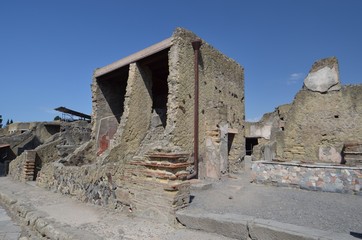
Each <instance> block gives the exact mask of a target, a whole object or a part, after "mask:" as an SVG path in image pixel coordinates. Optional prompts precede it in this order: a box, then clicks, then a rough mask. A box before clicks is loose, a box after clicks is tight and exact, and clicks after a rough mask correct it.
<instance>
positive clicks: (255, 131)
mask: <svg viewBox="0 0 362 240" xmlns="http://www.w3.org/2000/svg"><path fill="white" fill-rule="evenodd" d="M361 123H362V86H361V85H354V86H342V85H341V83H340V80H339V71H338V62H337V59H336V58H334V57H332V58H327V59H322V60H320V61H317V62H316V63H314V65H313V67H312V69H311V70H310V72H309V74H308V76H307V77H306V78H305V80H304V86H303V89H302V90H300V91H299V92H298V93H297V95H296V96H295V98H294V101H293V103H291V104H287V105H282V106H279V107H277V108H276V110H275V111H274V112H273V113H267V114H265V115H264V116H263V118H262V120H261V121H260V122H257V123H248V127H247V128H246V137H247V138H257V139H258V140H259V142H260V144H258V145H254V149H253V156H254V157H255V158H256V159H264V160H272V159H280V160H283V161H292V160H298V161H303V162H325V163H335V164H340V163H346V164H347V165H356V164H361V163H359V162H355V161H354V160H353V159H351V158H350V160H348V158H347V157H346V156H345V155H344V151H345V150H347V149H346V148H349V147H350V146H352V145H356V146H357V145H358V144H362V124H361Z"/></svg>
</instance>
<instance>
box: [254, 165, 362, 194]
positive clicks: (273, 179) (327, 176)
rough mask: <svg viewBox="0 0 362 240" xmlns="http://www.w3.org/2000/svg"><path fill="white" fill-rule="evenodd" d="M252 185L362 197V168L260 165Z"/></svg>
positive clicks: (256, 167)
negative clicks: (258, 184)
mask: <svg viewBox="0 0 362 240" xmlns="http://www.w3.org/2000/svg"><path fill="white" fill-rule="evenodd" d="M252 181H253V182H255V183H263V184H271V185H275V186H281V187H296V188H301V189H306V190H314V191H325V192H338V193H349V194H356V195H362V192H361V186H362V168H361V167H347V166H328V165H311V164H299V163H280V162H266V161H257V162H254V163H253V164H252Z"/></svg>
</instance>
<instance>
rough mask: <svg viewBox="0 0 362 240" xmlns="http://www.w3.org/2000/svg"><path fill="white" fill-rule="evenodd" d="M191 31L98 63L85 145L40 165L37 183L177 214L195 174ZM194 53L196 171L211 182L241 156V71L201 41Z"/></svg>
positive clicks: (145, 211)
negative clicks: (197, 61) (196, 62)
mask: <svg viewBox="0 0 362 240" xmlns="http://www.w3.org/2000/svg"><path fill="white" fill-rule="evenodd" d="M196 37H197V36H196V35H195V34H193V33H191V32H189V31H187V30H185V29H180V28H178V29H176V31H175V32H174V34H173V35H172V37H171V38H169V39H166V40H165V41H166V45H164V42H165V41H162V42H161V43H159V44H156V47H154V46H151V47H150V48H147V49H145V50H142V51H140V52H139V53H136V54H134V55H131V56H129V57H127V58H125V59H123V60H122V59H121V60H119V61H117V62H115V63H113V64H110V65H108V66H106V67H104V68H101V69H97V70H96V71H95V72H94V75H93V82H92V107H93V110H92V111H93V114H92V134H91V139H90V142H89V143H85V144H83V145H81V146H80V147H79V148H78V149H77V150H75V151H74V154H70V155H69V157H64V158H62V159H61V160H60V161H57V162H47V163H46V164H44V165H43V166H42V169H41V171H40V172H39V174H38V178H37V183H38V185H39V186H42V187H45V188H49V189H52V190H55V191H60V192H62V193H63V194H69V195H72V196H75V197H77V198H78V199H80V200H81V201H85V202H90V203H93V204H98V205H102V206H106V207H110V208H112V209H125V210H127V211H132V212H134V213H135V214H141V215H144V216H149V217H153V218H156V219H163V220H166V221H168V222H169V221H170V220H171V219H173V220H175V218H174V215H173V214H174V211H175V210H177V209H179V208H182V207H184V206H186V205H187V204H188V203H189V196H190V190H189V183H188V181H186V178H187V176H189V175H190V173H191V172H192V171H193V170H192V167H191V165H192V160H191V159H192V157H191V155H192V152H193V127H194V126H193V122H194V121H193V114H194V107H193V106H194V51H193V48H192V45H191V40H194V39H195V38H196ZM160 46H161V47H164V48H163V49H162V50H159V49H158V47H160ZM155 49H156V50H158V51H155ZM139 56H143V57H141V58H138V57H139ZM199 57H200V65H199V68H200V77H199V78H200V97H199V98H200V112H199V115H200V123H199V125H200V128H199V132H200V133H199V139H200V141H199V145H200V156H199V157H200V159H201V160H202V161H201V163H200V165H199V167H201V168H202V171H200V173H202V176H201V177H202V178H216V179H218V178H220V177H221V176H222V175H225V174H228V173H229V172H230V171H237V170H239V169H240V166H238V165H237V161H238V159H239V158H240V157H241V156H243V154H244V131H243V127H244V126H243V125H244V89H243V88H244V75H243V74H244V73H243V68H242V67H241V66H240V65H239V64H237V63H236V62H235V61H233V60H231V59H229V58H227V57H225V56H224V55H222V54H221V53H220V52H218V51H217V50H215V49H214V48H213V47H211V46H210V45H208V44H207V43H205V42H203V44H202V47H201V50H200V56H199ZM129 59H136V60H129ZM114 66H117V67H114ZM109 69H111V70H109ZM108 70H109V71H108ZM165 114H166V115H165ZM208 142H209V143H210V142H211V143H210V144H209V145H208ZM79 149H81V150H79ZM79 156H80V157H79ZM152 156H153V157H154V156H158V157H156V158H153V157H152ZM180 156H182V157H180ZM88 157H89V158H90V159H91V161H89V160H88V159H87V158H88ZM92 160H94V161H92ZM87 163H88V164H87ZM210 166H215V167H210Z"/></svg>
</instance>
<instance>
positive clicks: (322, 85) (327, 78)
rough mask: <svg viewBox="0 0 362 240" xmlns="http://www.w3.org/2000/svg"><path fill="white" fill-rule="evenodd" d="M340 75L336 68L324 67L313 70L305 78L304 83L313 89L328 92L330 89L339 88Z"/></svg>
mask: <svg viewBox="0 0 362 240" xmlns="http://www.w3.org/2000/svg"><path fill="white" fill-rule="evenodd" d="M337 84H338V85H339V77H338V72H337V70H336V68H329V67H327V66H326V67H324V68H322V69H320V70H318V71H316V72H311V73H309V74H308V76H307V77H306V78H305V79H304V85H305V86H306V87H307V88H308V89H309V90H311V91H315V92H327V91H328V90H332V89H331V87H333V90H339V89H340V88H341V86H340V85H339V86H336V85H337Z"/></svg>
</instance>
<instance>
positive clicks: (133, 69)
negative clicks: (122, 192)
mask: <svg viewBox="0 0 362 240" xmlns="http://www.w3.org/2000/svg"><path fill="white" fill-rule="evenodd" d="M150 76H151V75H150V73H149V72H148V69H147V68H142V67H140V66H139V65H138V64H136V63H133V64H130V70H129V78H128V84H127V90H126V96H125V102H124V113H123V116H122V118H121V123H120V125H119V127H118V130H117V133H116V137H115V140H114V147H113V148H112V150H111V152H110V155H109V159H110V160H111V161H126V160H130V159H131V158H132V157H133V156H134V155H135V154H136V153H137V151H138V149H139V148H140V144H141V142H142V140H143V139H144V138H145V136H146V134H147V130H148V129H149V126H150V123H151V117H152V96H151V95H150V93H149V91H150V89H151V79H150Z"/></svg>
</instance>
